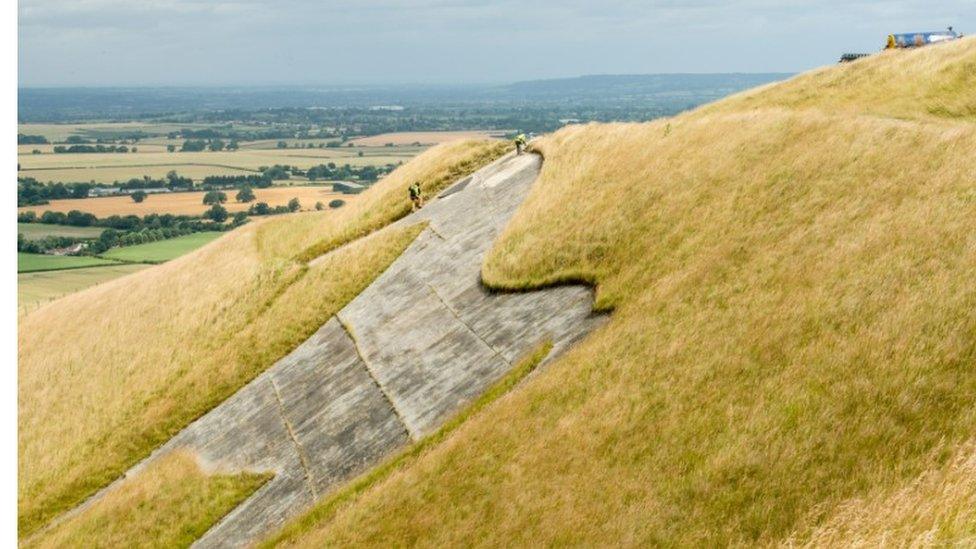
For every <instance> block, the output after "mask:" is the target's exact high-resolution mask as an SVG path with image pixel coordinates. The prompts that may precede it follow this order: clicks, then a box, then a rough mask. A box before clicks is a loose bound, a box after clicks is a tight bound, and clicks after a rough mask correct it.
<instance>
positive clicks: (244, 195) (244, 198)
mask: <svg viewBox="0 0 976 549" xmlns="http://www.w3.org/2000/svg"><path fill="white" fill-rule="evenodd" d="M235 198H236V199H237V201H238V202H253V201H254V199H255V198H256V197H255V196H254V191H252V190H251V187H250V186H248V185H244V186H243V187H241V190H239V191H237V196H236V197H235Z"/></svg>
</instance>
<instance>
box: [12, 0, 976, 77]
mask: <svg viewBox="0 0 976 549" xmlns="http://www.w3.org/2000/svg"><path fill="white" fill-rule="evenodd" d="M19 23H20V24H19V55H18V58H19V77H20V82H19V84H20V85H21V86H118V85H122V86H155V85H172V86H180V85H274V84H289V85H290V84H313V85H321V84H356V83H473V82H510V81H516V80H527V79H536V78H552V77H562V76H578V75H582V74H619V73H660V72H793V71H800V70H804V69H808V68H811V67H814V66H818V65H823V64H827V63H832V62H834V61H836V59H837V57H838V56H839V55H840V54H841V53H843V52H845V51H874V50H877V49H879V48H880V47H881V46H882V45H883V43H884V38H885V36H886V35H887V34H888V33H890V32H908V31H917V30H938V29H942V28H944V27H945V26H946V25H949V24H954V25H955V26H956V28H957V29H958V30H960V31H962V32H968V33H976V0H821V1H814V0H647V1H643V2H641V1H629V0H602V1H591V2H583V1H578V0H558V1H557V0H545V1H536V2H533V1H531V0H520V1H517V0H501V1H495V2H484V1H475V0H413V1H409V0H381V1H373V0H334V1H329V0H226V1H222V0H213V1H208V0H155V1H151V0H147V1H141V0H20V3H19Z"/></svg>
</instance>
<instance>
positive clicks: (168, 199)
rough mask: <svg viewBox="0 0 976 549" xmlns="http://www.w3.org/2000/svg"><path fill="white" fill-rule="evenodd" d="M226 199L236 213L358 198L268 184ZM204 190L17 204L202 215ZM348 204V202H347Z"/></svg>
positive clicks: (101, 212) (98, 212) (100, 212)
mask: <svg viewBox="0 0 976 549" xmlns="http://www.w3.org/2000/svg"><path fill="white" fill-rule="evenodd" d="M224 193H225V194H226V195H227V202H226V203H224V207H225V208H227V211H229V212H231V213H234V212H240V211H245V210H247V209H248V208H249V207H251V205H252V204H255V203H257V202H266V203H267V204H268V205H269V206H271V207H274V206H284V205H286V204H288V201H289V200H291V199H292V198H297V199H298V201H299V202H301V203H302V208H303V209H305V210H311V209H313V208H314V207H315V203H316V202H321V203H323V204H326V205H328V203H329V201H330V200H335V199H337V198H338V199H341V200H345V201H346V202H347V203H348V202H353V201H355V200H356V197H355V196H351V195H344V194H341V193H335V192H332V187H331V186H322V187H305V186H300V187H269V188H267V189H254V196H255V200H254V202H251V203H243V202H237V201H235V200H234V195H235V194H237V191H236V190H233V189H230V190H225V191H224ZM204 194H206V193H203V192H189V193H165V194H151V195H149V196H147V197H146V199H145V200H144V201H143V202H140V203H136V202H133V201H132V198H131V197H128V196H106V197H104V198H69V199H64V200H52V201H51V202H50V203H49V204H44V205H41V206H24V207H22V208H17V211H18V212H22V211H34V212H37V214H38V215H41V214H42V213H44V212H46V211H48V210H50V211H52V212H64V213H67V212H69V211H71V210H79V211H82V212H86V213H90V214H94V215H95V216H96V217H99V218H102V217H108V216H110V215H138V216H144V215H147V214H151V213H157V214H167V213H168V214H173V215H202V214H203V213H204V212H205V211H207V210H208V209H210V206H205V205H204V204H203V195H204ZM346 205H347V206H348V205H349V204H346Z"/></svg>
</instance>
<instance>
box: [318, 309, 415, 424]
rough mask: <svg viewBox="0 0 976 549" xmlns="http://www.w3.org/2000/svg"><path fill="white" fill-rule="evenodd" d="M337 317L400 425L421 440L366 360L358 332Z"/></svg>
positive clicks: (367, 372)
mask: <svg viewBox="0 0 976 549" xmlns="http://www.w3.org/2000/svg"><path fill="white" fill-rule="evenodd" d="M335 318H336V321H338V322H339V326H342V329H343V330H344V331H345V332H346V335H347V336H349V340H350V341H352V345H353V347H355V348H356V354H357V355H359V360H360V361H361V362H362V363H363V367H364V368H365V369H366V374H367V375H368V376H369V378H370V379H371V380H373V384H374V385H376V388H377V389H379V391H380V394H382V395H383V398H385V399H386V402H387V404H389V405H390V409H391V410H393V415H395V416H396V418H397V420H398V421H399V422H400V425H402V426H403V430H404V432H406V433H407V437H408V438H409V439H410V440H412V441H414V442H416V441H418V440H420V435H419V434H418V433H415V432H414V431H413V429H411V428H410V424H409V423H407V420H406V418H404V416H403V414H402V413H400V409H399V408H397V405H396V403H395V402H394V401H393V397H392V396H391V395H390V393H389V391H387V390H386V387H384V386H383V384H382V383H380V380H379V378H378V377H376V374H375V373H374V372H373V368H372V367H370V365H369V361H368V360H366V355H364V354H363V351H362V349H360V348H359V341H357V340H356V334H355V333H354V332H353V331H352V327H351V326H350V325H349V323H348V322H346V321H345V320H343V318H342V317H341V316H339V315H338V314H336V315H335Z"/></svg>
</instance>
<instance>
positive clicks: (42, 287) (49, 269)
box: [17, 223, 224, 313]
mask: <svg viewBox="0 0 976 549" xmlns="http://www.w3.org/2000/svg"><path fill="white" fill-rule="evenodd" d="M23 227H30V228H31V229H33V228H34V227H40V228H48V227H50V229H49V230H50V231H51V232H53V233H58V234H63V233H62V232H59V230H61V229H65V230H67V231H71V230H73V229H74V230H81V229H85V230H91V231H97V232H98V233H100V232H101V230H102V229H101V228H97V227H64V226H60V225H43V224H40V223H29V224H28V223H20V224H18V231H20V232H21V233H23ZM98 233H96V234H95V235H94V236H98ZM223 234H224V233H220V232H199V233H193V234H188V235H186V236H181V237H177V238H171V239H168V240H160V241H157V242H150V243H147V244H139V245H136V246H125V247H121V248H113V249H112V250H109V251H108V252H106V253H105V254H103V255H102V256H99V257H92V256H56V255H44V254H26V253H18V254H17V304H18V308H19V310H20V312H21V313H27V312H30V311H32V310H34V309H37V308H38V307H40V306H41V305H43V304H44V303H47V302H48V301H52V300H54V299H57V298H59V297H62V296H65V295H68V294H70V293H74V292H77V291H80V290H83V289H85V288H88V287H89V286H94V285H96V284H101V283H103V282H108V281H109V280H114V279H116V278H119V277H122V276H125V275H127V274H130V273H134V272H137V271H141V270H143V269H145V268H147V267H149V266H151V264H155V263H163V262H165V261H169V260H171V259H175V258H177V257H179V256H181V255H184V254H187V253H189V252H192V251H193V250H195V249H197V248H199V247H201V246H203V245H205V244H207V243H209V242H212V241H213V240H216V239H217V238H219V237H220V236H222V235H223ZM74 236H78V237H86V236H92V235H82V234H76V235H74Z"/></svg>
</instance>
